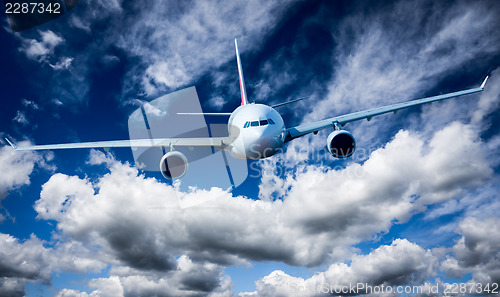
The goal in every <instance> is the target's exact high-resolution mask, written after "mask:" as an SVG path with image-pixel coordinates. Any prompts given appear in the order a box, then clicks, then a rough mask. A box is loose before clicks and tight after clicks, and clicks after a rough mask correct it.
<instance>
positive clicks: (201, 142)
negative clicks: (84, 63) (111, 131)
mask: <svg viewBox="0 0 500 297" xmlns="http://www.w3.org/2000/svg"><path fill="white" fill-rule="evenodd" d="M5 140H7V142H8V143H9V144H10V145H11V146H12V147H13V148H14V149H16V150H18V151H31V150H56V149H72V148H112V147H131V148H134V147H170V146H173V147H176V146H187V147H214V148H217V149H227V148H228V146H230V144H231V140H230V138H229V137H211V138H209V137H201V138H157V139H131V140H112V141H96V142H77V143H62V144H47V145H32V146H16V145H15V144H14V143H13V142H11V141H10V140H9V139H7V138H5Z"/></svg>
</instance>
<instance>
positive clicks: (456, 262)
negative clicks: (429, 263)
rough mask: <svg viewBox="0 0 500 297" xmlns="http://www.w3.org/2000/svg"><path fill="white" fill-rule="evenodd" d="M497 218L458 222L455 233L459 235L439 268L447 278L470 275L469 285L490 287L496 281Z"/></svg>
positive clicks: (499, 244) (499, 221)
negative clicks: (478, 284)
mask: <svg viewBox="0 0 500 297" xmlns="http://www.w3.org/2000/svg"><path fill="white" fill-rule="evenodd" d="M499 230H500V219H499V218H497V217H490V218H486V219H485V218H481V219H478V218H470V217H469V218H466V219H464V220H463V221H462V222H460V224H459V227H458V229H457V232H458V233H459V234H461V235H462V237H461V238H460V239H459V240H458V242H457V243H456V244H455V245H454V246H453V247H452V248H451V251H452V252H453V255H452V256H449V257H447V259H446V260H445V261H443V263H442V267H441V269H442V270H443V271H445V272H446V273H447V274H448V275H449V276H451V277H462V276H463V275H465V274H466V273H472V276H473V279H472V282H479V283H482V284H488V283H489V284H492V283H499V282H500V268H499V267H500V257H499V255H498V250H499V249H500V236H499Z"/></svg>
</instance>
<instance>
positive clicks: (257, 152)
mask: <svg viewBox="0 0 500 297" xmlns="http://www.w3.org/2000/svg"><path fill="white" fill-rule="evenodd" d="M246 140H247V141H246V142H247V143H246V144H245V148H246V155H247V156H248V157H250V158H253V159H262V158H266V157H269V156H272V155H274V154H275V153H276V152H277V150H279V148H280V147H281V145H280V143H279V141H278V140H279V139H278V137H276V136H275V135H274V134H273V133H272V131H271V130H270V129H265V128H263V129H258V130H257V129H255V130H254V131H252V134H250V135H248V138H246Z"/></svg>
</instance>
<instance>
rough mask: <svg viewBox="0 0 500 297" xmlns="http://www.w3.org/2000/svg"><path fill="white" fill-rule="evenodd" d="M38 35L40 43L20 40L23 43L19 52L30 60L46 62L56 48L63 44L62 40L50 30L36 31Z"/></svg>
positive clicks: (33, 40) (31, 40)
mask: <svg viewBox="0 0 500 297" xmlns="http://www.w3.org/2000/svg"><path fill="white" fill-rule="evenodd" d="M38 33H39V34H40V38H41V40H40V41H38V40H36V39H23V38H21V40H22V43H23V45H22V48H21V51H22V52H24V53H25V54H26V56H27V57H28V58H30V59H32V60H35V61H38V62H46V61H47V59H48V58H50V56H51V55H52V54H53V53H54V49H55V48H56V46H58V45H60V44H62V43H63V42H64V38H62V37H61V36H59V35H57V34H56V33H54V32H52V31H50V30H47V31H38Z"/></svg>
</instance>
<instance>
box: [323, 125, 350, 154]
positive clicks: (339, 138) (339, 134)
mask: <svg viewBox="0 0 500 297" xmlns="http://www.w3.org/2000/svg"><path fill="white" fill-rule="evenodd" d="M326 147H327V148H328V151H329V152H330V154H332V156H334V157H335V158H340V159H341V158H347V157H350V156H352V154H353V153H354V150H356V140H354V136H352V134H351V133H349V132H348V131H346V130H336V131H333V132H332V133H330V135H328V139H327V142H326Z"/></svg>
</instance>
